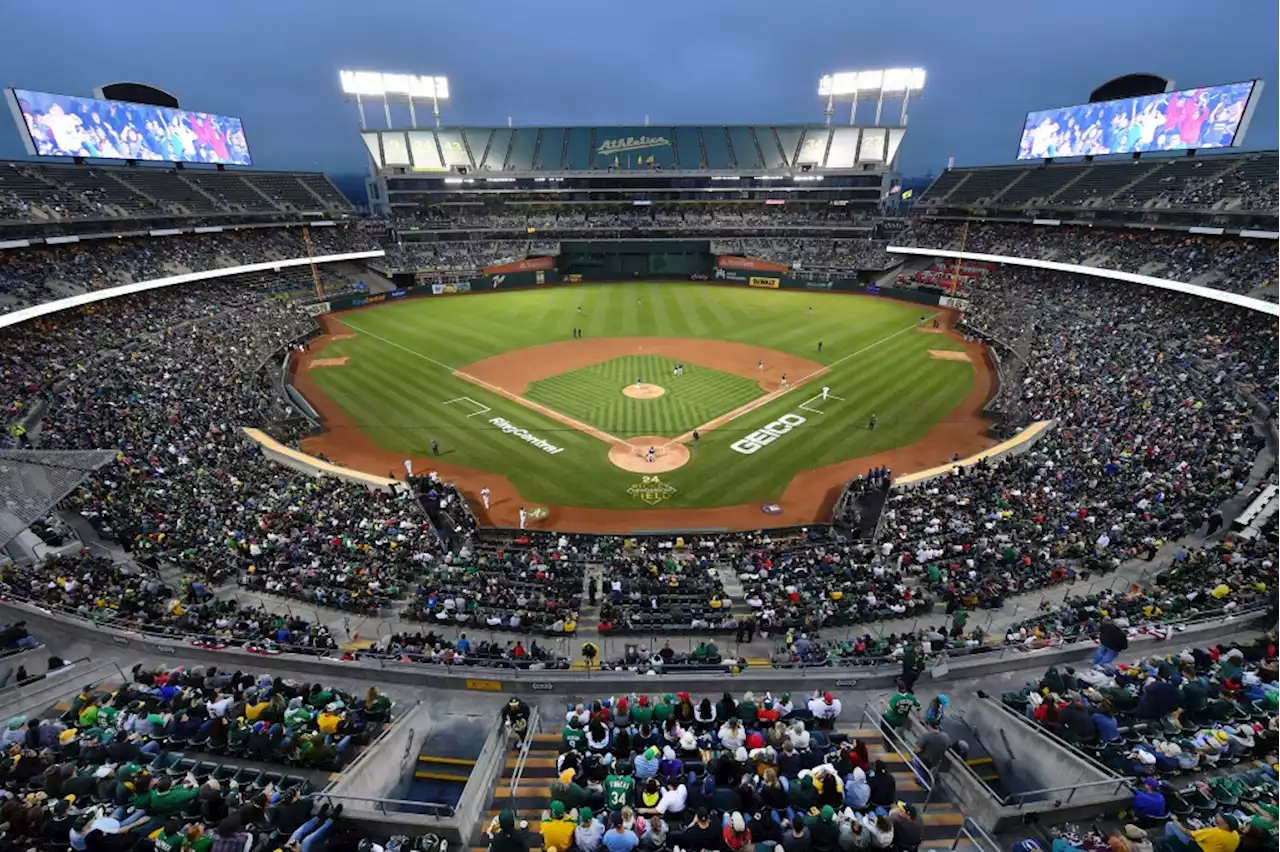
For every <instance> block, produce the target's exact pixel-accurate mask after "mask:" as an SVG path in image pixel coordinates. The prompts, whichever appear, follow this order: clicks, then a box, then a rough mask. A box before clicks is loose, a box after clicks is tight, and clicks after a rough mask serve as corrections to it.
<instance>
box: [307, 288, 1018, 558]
mask: <svg viewBox="0 0 1280 852" xmlns="http://www.w3.org/2000/svg"><path fill="white" fill-rule="evenodd" d="M357 310H361V309H357ZM941 313H943V315H945V316H946V322H945V324H944V326H943V328H940V329H938V330H937V331H936V332H935V331H934V330H933V329H928V331H929V332H930V333H939V334H945V335H946V336H948V337H950V338H951V339H952V340H954V341H956V342H957V343H959V344H960V345H961V346H963V348H964V352H965V353H967V355H968V357H969V360H970V361H971V362H972V363H973V368H974V382H973V387H972V388H971V390H970V391H969V395H968V396H967V397H966V398H965V400H964V402H963V403H962V404H961V405H960V406H958V407H957V408H956V409H955V410H953V411H952V412H950V413H949V414H948V415H946V416H945V417H943V418H942V420H941V421H939V422H938V423H936V424H935V425H934V426H933V428H932V429H930V430H929V432H928V433H926V434H925V436H924V437H923V438H922V439H921V440H919V441H916V442H915V443H913V444H910V445H909V446H906V447H899V448H897V449H893V450H888V451H886V452H882V453H875V454H872V455H868V456H863V457H861V458H856V459H850V460H848V461H843V462H839V463H837V464H833V465H827V466H825V467H819V468H813V469H811V470H806V471H801V472H800V473H798V474H796V476H795V477H793V478H792V480H791V482H790V483H788V484H787V487H786V489H785V490H784V492H783V494H782V495H781V497H779V498H778V499H777V500H774V501H772V502H775V503H777V504H778V505H779V506H781V507H782V514H781V516H778V517H775V518H772V519H771V518H768V517H766V516H765V515H763V514H762V513H761V509H760V504H759V503H745V504H740V505H737V506H722V507H717V508H710V509H644V508H636V509H593V508H588V507H582V506H566V505H549V506H547V508H548V510H549V515H548V517H547V518H546V519H545V520H542V521H539V522H537V523H536V524H532V525H531V526H532V527H533V528H545V529H557V530H564V531H566V532H597V533H629V532H635V531H637V530H651V531H652V530H664V529H670V530H692V529H704V530H705V529H726V530H755V529H760V528H762V527H766V526H771V525H772V526H778V525H787V526H791V525H804V524H810V523H821V522H825V521H826V520H828V519H829V518H830V514H831V509H832V506H833V505H834V503H835V500H836V498H837V497H839V495H840V492H841V490H843V488H844V485H845V483H846V482H848V481H849V480H850V479H851V478H853V477H854V476H858V475H860V474H863V473H865V472H866V471H867V470H868V469H869V468H872V467H877V466H880V465H883V466H885V467H887V468H889V469H890V470H891V471H892V472H893V473H894V474H905V473H912V472H915V471H919V470H924V469H926V468H930V467H935V466H937V465H941V464H945V463H946V462H947V461H949V460H950V459H951V457H952V454H958V455H959V456H961V457H966V456H969V455H973V454H975V453H978V452H981V451H982V450H984V449H987V448H988V447H991V446H993V445H994V444H995V443H996V442H995V441H994V440H992V439H991V438H989V437H988V436H987V434H986V430H987V425H988V422H987V421H986V420H985V419H984V418H983V416H982V408H983V406H984V405H985V404H986V402H987V400H988V399H990V397H991V394H992V392H993V391H994V387H995V380H994V374H993V370H992V368H991V364H990V362H989V360H988V356H987V353H986V348H985V347H984V346H983V345H982V344H980V343H977V342H971V341H965V340H964V338H963V337H962V336H961V335H960V334H958V333H956V332H955V331H954V330H953V329H952V328H951V324H952V322H953V321H954V319H955V315H954V312H953V311H948V310H945V309H944V310H943V311H942V312H941ZM317 319H318V321H319V323H320V325H321V327H322V328H323V329H324V330H325V332H326V334H325V335H324V336H322V337H319V338H316V339H315V340H314V341H312V345H311V349H310V350H309V351H306V352H301V353H298V357H296V358H294V359H293V360H292V361H291V365H290V369H291V370H292V371H293V373H294V376H293V382H294V385H295V386H296V387H297V389H298V390H299V391H300V392H301V393H302V394H303V396H304V397H306V399H307V401H308V402H310V403H311V405H312V406H313V407H314V408H315V409H316V411H317V412H318V413H319V414H320V416H321V417H322V418H323V420H324V425H325V431H324V432H323V433H321V434H320V435H316V436H313V437H309V438H304V439H303V440H302V442H301V447H302V449H303V451H305V452H308V453H311V454H313V455H323V456H324V457H325V458H327V459H329V460H330V461H332V462H334V463H336V464H340V465H344V466H346V467H351V468H354V469H357V470H362V471H365V472H367V473H373V474H376V475H378V476H391V477H398V476H399V474H397V471H403V462H404V459H405V456H404V455H403V454H401V453H396V452H394V451H391V450H387V449H384V448H383V447H381V446H379V445H377V444H375V443H374V442H373V440H372V439H370V438H369V436H368V435H367V434H365V432H364V431H362V430H361V429H360V427H359V426H358V425H357V424H356V423H355V422H354V421H353V420H352V419H351V418H350V417H349V416H348V415H347V414H346V412H345V411H343V409H342V408H341V406H339V405H338V404H337V403H335V402H334V401H333V400H331V399H330V398H329V397H328V396H327V395H326V394H325V393H324V392H323V391H322V390H321V389H320V387H319V385H318V384H317V383H316V382H315V380H314V378H312V376H311V375H310V373H311V369H312V362H313V360H315V359H317V358H321V357H322V355H323V351H324V348H325V347H326V346H327V345H328V343H329V342H330V341H331V340H333V339H335V338H338V337H350V336H351V334H350V330H349V329H348V328H347V327H346V326H344V325H343V324H342V322H341V319H340V317H339V316H338V315H334V314H326V315H324V316H321V317H318V318H317ZM922 330H924V329H922ZM637 340H641V341H666V343H664V344H662V347H661V348H659V349H647V348H646V349H645V350H644V352H645V353H646V354H655V355H665V356H667V357H671V358H674V359H676V360H683V361H687V362H689V363H694V364H699V365H700V366H705V367H710V368H713V369H717V370H722V371H724V372H728V373H733V374H735V375H739V376H746V377H749V378H752V379H755V380H757V381H759V382H760V383H761V387H762V388H764V389H765V390H767V391H770V392H772V391H776V390H777V389H778V388H779V385H780V382H781V376H782V373H784V372H785V373H787V376H788V379H789V380H790V382H791V384H792V385H794V384H796V382H797V380H800V379H803V378H805V377H806V376H808V375H809V374H810V373H813V372H818V371H821V370H822V369H823V368H822V366H821V365H819V364H817V363H815V362H812V361H809V360H808V359H805V358H799V357H796V356H789V355H786V354H785V353H782V352H777V351H775V350H766V349H762V348H760V347H753V346H746V345H744V344H736V343H726V342H717V341H705V340H688V339H684V338H608V339H603V340H590V339H587V340H581V341H565V342H563V343H552V344H545V345H541V346H533V347H528V348H525V349H520V350H516V351H513V352H507V353H504V354H502V355H498V356H494V357H492V358H486V359H484V360H483V361H478V362H476V363H475V364H471V365H468V366H467V367H465V368H463V370H465V371H466V373H467V374H468V375H476V373H475V372H473V371H476V370H477V369H480V370H481V376H483V380H484V381H486V382H492V383H493V384H495V385H497V386H499V387H501V388H502V389H503V390H504V391H507V392H508V393H517V394H518V393H520V392H521V391H523V390H524V389H525V388H527V386H528V383H529V382H532V381H537V380H538V379H541V378H548V377H550V376H554V375H557V374H559V373H563V372H567V371H569V370H575V369H580V368H582V367H586V366H590V365H592V364H596V363H600V362H601V361H606V360H609V359H610V358H614V357H619V356H621V355H630V354H635V352H636V349H635V347H636V346H641V345H645V344H643V343H637V342H636V341H637ZM628 341H630V342H628ZM587 344H595V345H594V346H588V345H587ZM648 345H651V346H654V345H657V344H654V343H649V344H648ZM668 345H669V346H670V347H671V348H670V349H668V348H667V346H668ZM626 347H630V348H626ZM703 347H706V348H705V349H704V348H703ZM695 350H698V351H702V352H703V354H702V355H700V356H699V357H696V358H695V357H694V354H693V353H694V352H695ZM730 350H734V351H730ZM717 351H718V352H720V353H724V354H725V355H726V357H725V359H724V360H723V361H720V360H719V358H717V359H716V360H717V361H718V363H709V362H707V361H704V360H702V358H704V357H706V358H709V357H710V354H709V353H711V352H717ZM552 353H554V354H555V355H556V356H557V357H555V358H552V357H550V356H551V354H552ZM753 353H754V354H753ZM559 356H568V357H565V358H564V360H560V357H559ZM760 358H764V359H765V370H764V371H763V373H762V372H761V371H760V370H759V369H758V367H757V362H758V361H759V359H760ZM784 365H785V366H784ZM463 370H459V373H461V372H463ZM692 452H693V453H694V454H696V453H697V450H696V449H694V450H692ZM412 461H413V467H414V470H420V471H436V472H437V473H439V474H440V476H441V477H443V478H444V479H447V480H449V481H450V482H452V483H454V484H455V486H456V487H457V488H458V489H459V490H460V491H462V493H463V494H464V495H465V496H466V497H467V499H468V502H469V503H470V505H471V508H472V509H473V511H474V512H475V514H476V517H477V518H478V519H479V520H480V522H481V523H482V524H487V525H490V526H497V527H507V528H514V527H517V526H519V509H520V507H521V506H524V505H530V503H531V501H526V500H525V498H524V497H522V496H521V494H520V492H519V490H518V489H517V488H516V487H515V485H513V484H512V483H511V481H510V480H508V479H507V478H506V477H503V476H500V475H498V474H495V473H490V472H488V471H482V470H475V469H473V468H468V467H463V466H460V465H454V464H450V463H448V462H443V461H441V460H439V459H436V458H432V457H430V456H415V457H412ZM486 486H487V487H488V488H489V490H490V495H491V496H490V507H489V509H488V510H487V511H486V510H485V509H484V506H483V504H482V503H481V500H480V489H481V488H484V487H486Z"/></svg>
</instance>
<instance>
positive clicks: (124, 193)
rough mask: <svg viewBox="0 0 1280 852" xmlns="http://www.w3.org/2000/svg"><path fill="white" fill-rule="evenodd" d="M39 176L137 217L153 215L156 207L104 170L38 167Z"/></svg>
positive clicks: (81, 167)
mask: <svg viewBox="0 0 1280 852" xmlns="http://www.w3.org/2000/svg"><path fill="white" fill-rule="evenodd" d="M36 168H38V169H39V170H40V173H41V174H43V175H44V176H45V178H47V179H48V180H51V181H53V182H54V183H55V184H59V185H61V186H64V187H66V188H67V189H68V190H69V191H71V192H78V193H83V194H85V195H88V196H90V197H92V198H95V199H97V200H99V201H103V202H105V203H107V204H118V205H119V206H121V207H123V208H125V209H126V210H130V211H135V212H138V213H146V212H155V210H156V204H155V202H154V201H152V200H151V199H149V198H147V197H145V196H143V195H142V194H141V193H139V192H136V191H135V190H134V189H133V188H132V187H130V186H127V185H125V184H123V183H121V182H120V181H118V180H116V179H115V178H114V177H113V176H112V175H111V174H110V173H108V172H107V171H105V170H100V169H91V168H85V167H84V166H38V167H36Z"/></svg>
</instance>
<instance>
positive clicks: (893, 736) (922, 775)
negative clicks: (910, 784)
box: [862, 702, 934, 813]
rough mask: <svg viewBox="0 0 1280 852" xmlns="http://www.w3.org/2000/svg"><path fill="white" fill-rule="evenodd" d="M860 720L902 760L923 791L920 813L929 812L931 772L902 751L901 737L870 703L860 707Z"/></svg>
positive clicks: (913, 756) (903, 743)
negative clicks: (868, 725)
mask: <svg viewBox="0 0 1280 852" xmlns="http://www.w3.org/2000/svg"><path fill="white" fill-rule="evenodd" d="M886 709H888V708H886ZM862 718H863V720H864V721H866V722H870V723H871V725H872V726H873V727H875V728H877V729H878V730H879V731H880V733H881V736H883V737H884V741H885V744H886V745H888V746H889V748H891V749H893V751H894V753H896V754H897V755H898V757H900V758H902V762H903V763H905V764H906V765H907V768H908V769H910V770H911V773H912V774H913V775H914V776H915V778H916V781H917V782H918V783H919V784H920V786H921V787H923V788H924V790H925V797H924V804H922V805H921V806H920V812H921V813H924V812H925V811H927V810H929V802H930V801H932V800H933V787H934V784H933V780H934V779H933V772H932V770H930V769H929V768H928V767H926V766H925V765H924V764H922V763H920V762H919V761H918V760H916V758H915V755H913V754H911V752H910V749H907V750H905V751H904V747H905V746H906V743H905V742H902V739H901V737H899V736H898V734H897V733H896V732H895V731H894V730H893V729H892V728H891V727H890V726H889V724H888V723H887V722H885V721H884V716H883V713H882V714H880V715H876V713H875V709H874V708H873V707H872V706H871V702H865V703H864V704H863V705H862Z"/></svg>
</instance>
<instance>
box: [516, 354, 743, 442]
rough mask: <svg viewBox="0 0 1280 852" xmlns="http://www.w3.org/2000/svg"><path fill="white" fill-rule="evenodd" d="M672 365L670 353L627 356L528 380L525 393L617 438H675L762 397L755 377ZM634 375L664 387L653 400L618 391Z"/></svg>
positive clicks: (697, 367)
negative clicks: (678, 368)
mask: <svg viewBox="0 0 1280 852" xmlns="http://www.w3.org/2000/svg"><path fill="white" fill-rule="evenodd" d="M675 366H676V361H675V360H674V359H672V358H664V357H661V356H658V355H627V356H624V357H622V358H614V359H612V360H609V361H603V362H601V363H599V364H593V365H592V366H590V367H584V368H583V369H581V370H574V371H573V372H570V373H561V374H560V375H558V376H552V377H551V378H549V379H543V380H541V381H538V382H533V383H532V384H530V385H529V389H528V390H527V391H525V393H524V396H525V397H527V398H528V399H532V400H533V401H534V402H538V403H541V404H542V405H545V406H547V407H548V408H552V409H554V410H556V411H559V412H561V413H564V414H568V415H569V416H570V417H573V418H576V419H578V420H581V421H582V422H583V423H587V424H589V425H591V426H595V427H598V428H600V429H603V430H605V431H606V432H609V433H610V434H612V435H616V436H618V437H619V438H626V437H627V436H629V435H654V436H662V437H668V438H674V437H676V436H678V435H682V434H684V433H685V432H688V431H690V430H692V429H694V428H696V427H698V426H701V425H702V424H703V423H706V422H708V421H710V420H711V419H713V418H715V417H717V416H719V415H721V414H724V413H725V412H726V411H732V410H733V409H735V408H737V407H738V406H740V405H745V404H746V403H748V402H750V401H751V400H753V399H755V398H756V397H760V396H764V391H763V390H762V389H761V387H760V383H759V382H753V381H751V380H750V379H744V378H742V377H741V376H732V375H729V374H728V373H722V372H720V371H719V370H711V369H708V368H706V367H699V366H698V365H697V364H685V365H684V374H683V375H681V376H679V377H676V376H673V375H672V374H671V372H672V370H673V369H674V368H675ZM638 378H639V379H643V380H644V381H645V382H646V383H648V384H656V385H661V386H662V388H663V389H664V390H665V391H666V392H665V393H664V394H663V395H662V396H660V397H658V398H656V399H631V398H629V397H627V396H625V395H623V393H622V390H623V387H624V386H625V385H630V384H632V383H634V382H635V381H636V379H638Z"/></svg>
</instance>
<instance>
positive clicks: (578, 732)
mask: <svg viewBox="0 0 1280 852" xmlns="http://www.w3.org/2000/svg"><path fill="white" fill-rule="evenodd" d="M560 735H561V737H562V738H563V739H564V748H565V751H582V748H583V746H584V745H586V742H587V732H586V731H585V730H583V728H582V723H581V722H580V721H578V720H577V719H574V720H573V721H572V722H570V723H569V724H567V725H565V726H564V727H563V728H562V729H561V731H560Z"/></svg>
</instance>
